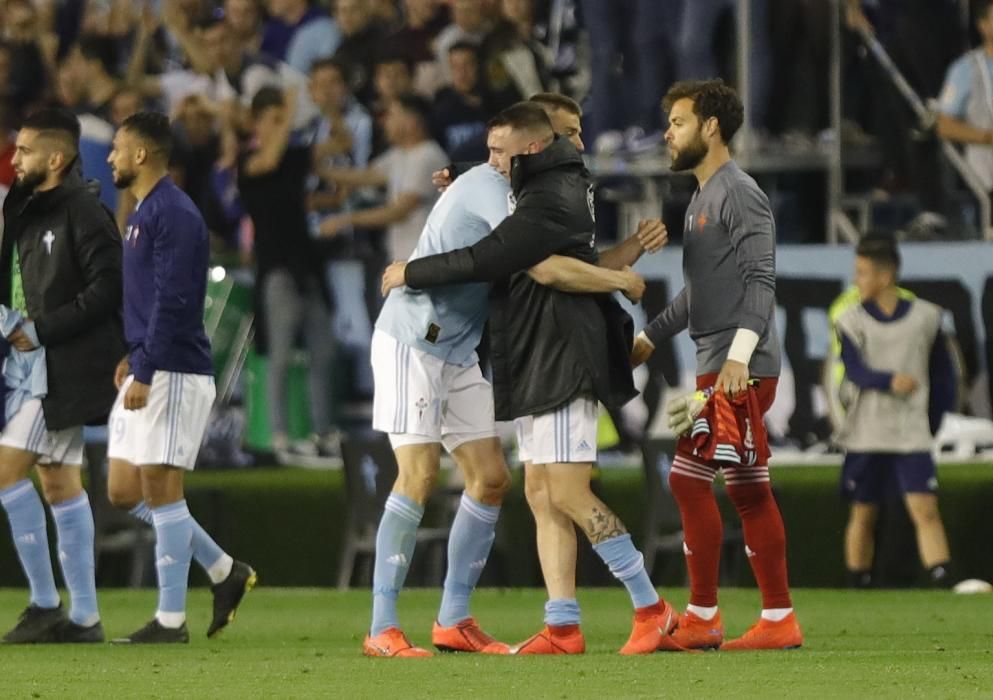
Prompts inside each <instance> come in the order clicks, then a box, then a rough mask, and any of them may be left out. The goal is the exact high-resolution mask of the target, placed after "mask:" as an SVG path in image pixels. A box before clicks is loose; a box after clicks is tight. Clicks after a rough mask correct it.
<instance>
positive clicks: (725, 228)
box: [632, 80, 803, 649]
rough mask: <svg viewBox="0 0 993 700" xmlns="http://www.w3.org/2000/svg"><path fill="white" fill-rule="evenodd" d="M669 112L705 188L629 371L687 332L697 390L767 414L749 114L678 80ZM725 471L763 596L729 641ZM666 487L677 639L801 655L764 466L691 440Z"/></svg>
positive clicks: (678, 166)
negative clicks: (679, 286) (662, 302)
mask: <svg viewBox="0 0 993 700" xmlns="http://www.w3.org/2000/svg"><path fill="white" fill-rule="evenodd" d="M662 104H663V109H664V110H665V111H666V112H668V115H669V128H668V130H667V131H666V134H665V138H666V143H667V144H668V146H669V152H670V154H671V156H672V169H673V170H675V171H685V170H689V171H692V172H693V175H694V176H695V177H696V179H697V182H698V184H699V186H698V188H697V190H696V193H695V194H694V195H693V199H692V200H691V201H690V205H689V208H688V210H687V212H686V219H685V228H684V231H685V233H684V236H683V241H684V242H683V246H684V247H683V277H684V279H685V280H686V286H685V287H684V288H683V290H682V291H681V292H680V293H679V294H678V295H677V296H676V298H675V299H674V300H673V301H672V302H671V303H670V304H669V305H668V306H667V307H666V308H665V309H664V310H663V311H662V313H661V314H659V315H658V317H657V318H655V319H654V320H653V321H652V322H651V323H650V324H649V325H648V326H647V327H646V329H645V331H644V332H643V333H641V334H639V336H638V338H637V339H636V340H635V346H634V352H633V353H632V364H634V365H638V364H640V363H642V362H644V361H645V360H646V359H647V358H648V357H649V356H650V355H651V353H652V351H653V350H654V348H655V346H656V345H658V344H659V343H660V342H662V341H663V340H665V339H666V338H669V337H671V336H673V335H675V334H676V333H679V332H681V331H683V330H684V329H687V328H688V329H689V333H690V337H691V338H692V339H693V342H694V343H695V344H696V350H697V353H696V357H697V387H698V388H700V389H703V388H709V387H713V388H714V390H715V391H718V392H724V393H725V394H726V395H727V396H729V397H735V396H738V395H739V394H740V393H742V392H745V391H755V392H756V393H757V400H758V405H759V409H760V411H761V412H762V413H764V412H765V411H767V410H768V409H769V407H770V406H771V405H772V401H773V398H774V397H775V393H776V383H777V381H778V376H779V370H780V356H779V341H778V340H777V336H776V325H775V321H774V315H773V314H774V311H775V285H776V265H775V223H774V221H773V218H772V211H771V210H770V208H769V200H768V198H767V197H766V196H765V194H764V193H763V192H762V190H760V189H759V187H758V185H757V184H756V183H755V180H753V179H752V178H751V177H750V176H748V175H746V174H745V173H744V172H743V171H742V170H741V168H739V167H738V165H737V164H736V163H735V162H734V161H733V160H732V159H731V154H730V152H729V150H728V144H729V143H730V142H731V138H732V137H733V136H734V135H735V132H737V130H738V128H739V127H740V126H741V123H742V119H743V114H744V110H743V109H742V105H741V101H740V100H739V98H738V96H737V94H736V93H735V92H734V90H732V89H731V88H730V87H728V86H727V85H725V84H724V83H723V82H721V81H720V80H706V81H685V82H679V83H676V84H675V85H673V86H672V88H671V89H670V90H669V92H668V93H667V94H666V96H665V99H664V100H663V103H662ZM750 382H752V384H754V387H753V388H750ZM749 432H750V431H749ZM748 440H749V437H747V436H746V437H745V441H746V442H747V441H748ZM742 447H746V446H742ZM719 469H722V470H723V472H724V480H725V483H726V484H727V490H728V495H729V496H730V498H731V501H732V502H733V503H734V505H735V508H736V509H737V511H738V514H739V515H740V516H741V520H742V524H743V528H744V532H745V545H746V551H747V553H748V560H749V562H750V563H751V566H752V571H753V572H754V573H755V580H756V581H757V582H758V585H759V589H760V590H761V592H762V613H761V616H760V619H759V621H758V622H757V623H756V624H755V625H753V626H752V627H751V628H750V629H749V630H748V631H747V632H746V633H745V634H744V636H742V637H741V638H739V639H736V640H732V641H730V642H724V626H723V624H722V622H721V618H720V613H719V611H718V607H717V580H718V568H719V566H720V555H721V541H722V538H723V529H722V524H721V515H720V512H719V511H718V509H717V501H716V499H715V497H714V492H713V488H712V483H713V480H714V477H715V475H716V474H717V470H719ZM669 485H670V487H671V489H672V495H673V496H674V498H675V500H676V504H677V505H678V507H679V513H680V516H681V518H682V522H683V532H684V534H685V542H684V545H683V550H684V552H685V553H686V565H687V568H688V570H689V577H690V604H689V606H688V607H687V610H686V612H685V613H684V614H682V615H681V616H680V618H679V628H678V630H677V631H676V633H675V634H674V635H673V636H674V638H675V639H676V641H677V642H678V643H679V644H681V645H682V646H684V647H690V648H714V647H718V646H720V647H721V649H782V648H788V647H798V646H800V645H801V644H802V641H803V637H802V634H801V632H800V627H799V625H798V624H797V621H796V616H795V614H794V613H793V604H792V602H791V600H790V591H789V584H788V582H787V575H786V534H785V531H784V527H783V519H782V516H781V515H780V513H779V508H778V507H777V505H776V501H775V499H774V497H773V494H772V488H771V487H770V484H769V467H768V465H767V464H765V463H764V462H763V460H759V461H758V463H756V464H753V465H750V466H746V465H744V464H740V463H736V462H733V461H722V460H719V459H703V458H702V457H700V456H698V455H697V454H696V453H695V452H694V445H693V443H692V441H691V440H690V439H689V438H688V437H683V438H682V439H681V440H680V441H679V443H678V444H677V447H676V456H675V458H674V460H673V467H672V471H671V473H670V475H669Z"/></svg>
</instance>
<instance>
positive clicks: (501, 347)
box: [384, 103, 675, 654]
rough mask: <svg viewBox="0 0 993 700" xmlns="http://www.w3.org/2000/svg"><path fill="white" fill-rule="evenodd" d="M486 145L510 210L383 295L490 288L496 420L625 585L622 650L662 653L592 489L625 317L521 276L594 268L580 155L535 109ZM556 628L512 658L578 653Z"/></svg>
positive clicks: (624, 541)
mask: <svg viewBox="0 0 993 700" xmlns="http://www.w3.org/2000/svg"><path fill="white" fill-rule="evenodd" d="M489 147H490V154H491V162H492V163H494V164H495V166H496V167H497V169H498V170H500V172H502V173H504V174H505V175H506V176H507V177H509V178H510V180H511V187H512V192H513V194H514V197H515V201H516V208H515V210H514V212H513V214H511V215H510V216H509V217H508V218H507V219H505V220H504V221H503V222H502V223H501V224H500V225H499V226H498V227H497V228H496V229H494V231H493V233H492V234H490V235H489V236H487V237H485V238H483V239H482V240H480V241H479V242H478V243H476V244H474V245H473V246H470V247H468V248H462V249H460V250H456V251H451V252H447V253H442V254H436V255H431V256H427V257H425V258H420V259H415V260H411V261H410V262H409V263H394V264H393V265H391V266H390V267H389V268H387V271H386V273H385V274H384V289H392V288H394V287H399V286H401V285H403V284H406V285H407V286H408V288H412V289H425V288H432V287H436V286H441V285H446V284H455V283H465V282H470V281H489V282H492V283H493V288H492V290H491V295H490V302H491V303H490V329H491V342H492V346H493V378H494V398H495V414H496V417H497V419H500V420H506V419H510V418H519V419H521V420H519V421H518V422H517V429H518V438H519V442H520V446H521V450H522V451H523V452H524V453H525V455H526V456H527V458H528V459H529V460H530V461H532V462H534V463H536V464H545V465H549V470H550V472H551V473H552V481H553V484H552V489H551V498H552V499H553V502H554V504H555V506H556V507H557V508H558V509H559V510H562V511H563V512H566V513H568V514H569V516H570V517H571V518H572V520H573V522H575V523H576V524H577V525H579V526H580V527H581V528H583V530H584V532H585V533H586V534H587V536H588V537H589V538H590V540H591V542H592V543H593V544H594V547H595V549H596V551H597V552H598V554H600V556H601V557H602V558H603V559H604V561H605V562H606V563H607V565H608V567H609V568H610V569H611V571H612V572H613V573H614V575H615V576H616V577H617V578H618V579H619V580H621V581H622V582H623V583H624V584H625V586H626V587H627V588H628V591H629V593H630V594H631V598H632V602H633V604H634V606H635V609H636V612H635V621H634V626H633V630H632V633H631V636H630V638H629V640H628V642H627V643H626V644H625V645H624V647H623V648H622V650H621V653H624V654H638V653H650V652H653V651H656V650H658V649H660V648H671V647H672V646H673V645H671V642H670V640H669V637H668V633H669V632H670V631H671V629H672V627H673V626H674V625H675V616H674V615H673V613H672V609H671V607H670V606H668V605H667V604H666V603H665V602H664V601H662V600H660V599H659V597H658V594H657V593H656V591H655V588H654V586H652V583H651V580H650V579H649V577H648V574H647V572H646V571H645V567H644V563H643V560H642V557H641V554H640V553H639V552H638V551H637V550H636V549H635V547H634V545H633V544H632V542H631V537H630V535H628V534H627V532H626V531H625V529H624V527H623V525H622V524H621V522H620V521H619V520H618V518H617V516H616V515H614V514H613V513H612V512H611V511H610V509H609V508H607V506H606V505H605V504H603V503H602V502H601V501H600V500H599V499H598V498H596V496H595V495H594V494H593V493H592V491H591V490H590V474H591V472H592V460H594V459H595V458H596V418H597V407H596V402H597V400H600V401H602V402H604V403H605V404H606V405H608V406H615V405H621V404H623V403H625V402H626V401H627V400H629V399H630V398H632V396H633V395H634V387H633V384H632V381H631V373H630V370H629V368H628V367H627V366H625V364H626V359H627V353H628V350H629V348H630V340H629V338H630V336H627V337H625V325H626V323H630V319H629V318H628V317H627V315H626V314H624V312H623V311H621V310H620V308H618V307H617V306H616V303H615V302H614V301H613V299H611V298H610V297H609V296H607V295H593V294H581V293H580V294H565V293H562V292H561V291H559V290H555V289H551V288H549V287H546V286H542V285H540V284H537V283H536V282H535V281H534V280H533V279H532V278H531V277H530V275H529V274H528V273H527V270H528V269H529V268H530V267H531V266H533V265H534V264H536V263H537V262H540V261H541V260H543V259H544V258H546V257H548V256H549V255H551V254H554V253H558V254H564V255H568V256H571V257H575V258H578V259H580V260H583V261H585V262H589V263H595V262H596V260H597V255H596V247H595V246H596V240H595V238H596V234H595V231H594V228H595V227H594V223H593V216H592V206H591V203H592V198H591V193H592V186H591V185H590V182H589V174H588V172H587V171H586V169H585V167H584V166H583V161H582V157H581V156H580V154H579V152H578V151H577V149H576V148H575V147H574V146H573V145H572V144H571V143H570V142H569V141H568V140H567V139H565V138H562V137H556V136H555V134H554V131H553V130H552V126H551V123H550V122H549V120H548V117H547V115H546V114H545V112H544V111H543V110H542V109H541V107H540V106H538V105H536V104H533V103H519V104H517V105H513V106H512V107H509V108H508V109H506V110H504V111H503V112H501V113H500V114H499V115H498V116H497V117H496V118H495V119H494V120H493V121H492V122H491V124H490V134H489ZM512 159H513V160H512ZM511 368H513V370H511ZM574 607H576V606H574ZM560 612H561V613H562V614H563V615H572V614H573V612H574V611H573V610H565V609H564V610H562V611H560ZM576 612H577V613H578V611H576ZM559 632H560V634H558V635H556V636H555V637H554V638H553V635H552V634H551V630H550V629H549V628H547V627H546V629H545V630H543V631H542V632H540V633H539V634H537V635H535V636H534V637H532V638H530V639H528V640H527V641H525V642H524V643H522V644H520V645H518V646H517V647H514V648H513V649H512V650H511V651H512V652H514V653H524V654H527V653H554V651H555V650H556V649H559V650H569V651H576V652H580V651H582V650H583V648H584V647H585V641H584V640H583V637H582V634H581V633H580V632H579V628H578V625H577V624H573V625H567V626H562V627H561V629H560V630H559Z"/></svg>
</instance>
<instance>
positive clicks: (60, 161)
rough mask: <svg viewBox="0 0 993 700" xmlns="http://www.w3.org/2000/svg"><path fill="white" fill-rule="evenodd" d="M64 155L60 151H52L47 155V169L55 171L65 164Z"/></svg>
mask: <svg viewBox="0 0 993 700" xmlns="http://www.w3.org/2000/svg"><path fill="white" fill-rule="evenodd" d="M65 162H66V157H65V154H64V153H63V152H62V151H52V153H51V154H50V155H49V156H48V169H49V170H51V171H53V172H57V171H58V170H61V169H62V166H64V165H65Z"/></svg>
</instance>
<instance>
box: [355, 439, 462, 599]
mask: <svg viewBox="0 0 993 700" xmlns="http://www.w3.org/2000/svg"><path fill="white" fill-rule="evenodd" d="M341 452H342V461H343V462H344V468H345V493H346V503H347V504H348V515H347V516H346V519H345V532H344V538H343V541H342V547H341V560H340V562H339V564H338V589H339V590H346V589H348V588H349V587H350V586H351V584H352V580H353V578H354V576H355V569H356V566H357V564H359V563H360V562H359V558H360V557H361V558H362V559H363V561H362V562H361V563H362V565H363V575H362V577H361V580H362V581H363V584H366V583H371V581H372V575H371V574H372V564H373V556H374V554H375V551H376V530H377V529H378V528H379V520H380V518H381V517H382V515H383V507H384V505H385V504H386V499H387V498H388V497H389V495H390V490H391V489H392V488H393V482H394V481H396V478H397V472H398V467H397V463H396V458H395V457H394V456H393V448H392V447H391V446H390V442H389V439H388V438H387V437H386V436H385V435H383V434H380V433H376V434H373V435H369V436H363V437H349V438H347V439H345V440H344V441H342V445H341ZM446 510H447V509H446ZM447 521H448V523H450V522H451V520H450V518H449V519H448V520H447ZM450 529H451V526H450V524H449V525H445V526H444V527H421V528H419V529H418V530H417V550H415V551H416V552H417V554H416V555H415V556H416V558H417V559H420V560H421V561H425V562H427V572H426V580H425V583H427V584H430V585H441V583H442V578H443V576H444V573H445V553H446V545H447V543H448V533H449V530H450ZM415 564H416V562H415Z"/></svg>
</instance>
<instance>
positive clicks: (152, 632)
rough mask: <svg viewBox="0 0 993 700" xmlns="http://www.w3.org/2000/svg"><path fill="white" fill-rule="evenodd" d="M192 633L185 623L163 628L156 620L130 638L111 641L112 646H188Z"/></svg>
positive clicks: (153, 619)
mask: <svg viewBox="0 0 993 700" xmlns="http://www.w3.org/2000/svg"><path fill="white" fill-rule="evenodd" d="M189 641H190V632H189V630H187V629H186V623H185V622H184V623H183V624H182V625H180V626H179V627H163V626H162V625H160V624H159V621H158V620H157V619H156V618H152V621H151V622H149V623H148V624H147V625H145V626H144V627H142V628H141V629H140V630H138V631H137V632H135V633H134V634H132V635H131V636H129V637H121V638H118V639H113V640H111V643H112V644H188V643H189Z"/></svg>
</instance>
